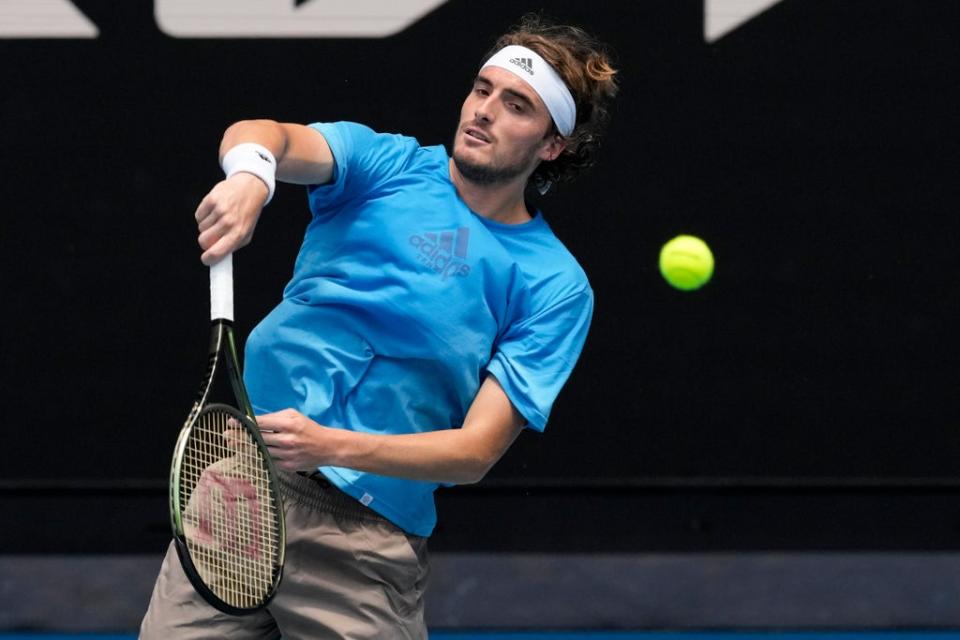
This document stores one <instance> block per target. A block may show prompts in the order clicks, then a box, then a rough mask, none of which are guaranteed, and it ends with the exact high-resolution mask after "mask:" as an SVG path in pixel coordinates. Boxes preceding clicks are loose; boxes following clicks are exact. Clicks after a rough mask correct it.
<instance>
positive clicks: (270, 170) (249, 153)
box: [220, 142, 277, 206]
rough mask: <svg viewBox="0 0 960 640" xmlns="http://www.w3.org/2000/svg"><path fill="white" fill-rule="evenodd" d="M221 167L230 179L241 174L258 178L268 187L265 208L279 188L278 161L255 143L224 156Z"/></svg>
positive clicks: (235, 148) (237, 147) (242, 145)
mask: <svg viewBox="0 0 960 640" xmlns="http://www.w3.org/2000/svg"><path fill="white" fill-rule="evenodd" d="M220 166H221V167H223V172H224V173H225V174H227V177H228V178H229V177H231V176H232V175H234V174H235V173H240V172H243V173H250V174H253V175H255V176H257V177H258V178H260V179H261V180H263V183H264V184H265V185H267V201H266V202H264V203H263V204H264V206H266V205H267V204H268V203H269V202H270V201H271V200H272V199H273V192H274V190H275V189H276V188H277V159H276V158H274V157H273V154H272V153H270V150H269V149H267V148H266V147H265V146H263V145H260V144H256V143H253V142H243V143H241V144H238V145H237V146H235V147H232V148H231V149H230V150H229V151H227V153H226V154H224V156H223V161H222V162H221V163H220Z"/></svg>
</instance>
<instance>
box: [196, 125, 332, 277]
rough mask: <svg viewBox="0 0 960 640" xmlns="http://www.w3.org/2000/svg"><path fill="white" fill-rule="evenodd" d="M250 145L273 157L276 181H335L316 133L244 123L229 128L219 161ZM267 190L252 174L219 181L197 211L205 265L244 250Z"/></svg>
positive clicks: (294, 127) (329, 157)
mask: <svg viewBox="0 0 960 640" xmlns="http://www.w3.org/2000/svg"><path fill="white" fill-rule="evenodd" d="M248 142H252V143H255V144H258V145H261V146H263V147H265V148H266V149H267V150H269V151H270V153H272V154H273V156H274V157H275V158H276V162H277V165H276V179H277V180H278V181H280V182H288V183H292V184H304V185H306V184H325V183H327V182H329V181H330V179H331V178H332V176H333V168H334V161H333V154H332V153H331V152H330V147H329V146H328V145H327V141H326V140H325V139H324V137H323V136H322V135H321V134H320V132H318V131H317V130H315V129H311V128H310V127H306V126H303V125H299V124H290V123H281V122H274V121H273V120H244V121H242V122H237V123H236V124H233V125H231V126H230V127H229V128H228V129H227V130H226V132H224V134H223V140H222V141H221V143H220V160H221V162H222V161H223V157H224V155H226V153H227V152H228V151H230V150H231V149H232V148H234V147H236V146H237V145H239V144H242V143H248ZM267 193H268V191H267V186H266V184H265V183H264V181H263V180H261V179H260V178H258V177H257V176H256V175H253V174H251V173H246V172H242V171H241V172H240V173H236V174H234V175H233V176H232V177H230V178H228V179H226V180H223V181H221V182H219V183H218V184H217V185H216V186H214V188H213V189H211V190H210V193H208V194H207V195H206V197H204V199H203V200H202V201H201V202H200V206H199V207H197V211H196V213H195V218H196V220H197V227H198V229H199V231H200V236H199V238H198V242H199V244H200V247H201V248H202V249H203V255H202V256H201V257H200V259H201V261H203V263H204V264H208V265H209V264H213V263H215V262H217V261H218V260H220V259H221V258H222V257H223V256H225V255H227V254H228V253H232V252H233V251H236V250H237V249H239V248H240V247H243V246H246V245H247V244H248V243H249V242H250V240H251V239H252V238H253V230H254V228H255V227H256V224H257V220H258V219H259V217H260V211H261V210H262V209H263V206H264V204H265V203H266V200H267Z"/></svg>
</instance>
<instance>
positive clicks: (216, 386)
mask: <svg viewBox="0 0 960 640" xmlns="http://www.w3.org/2000/svg"><path fill="white" fill-rule="evenodd" d="M210 402H222V403H225V404H229V405H233V406H235V407H237V408H238V409H240V410H241V411H242V412H243V413H245V414H246V415H247V416H249V417H250V418H253V416H254V413H253V406H252V405H251V403H250V398H249V397H248V396H247V391H246V388H245V387H244V385H243V370H242V368H241V366H240V357H239V351H238V349H237V340H236V337H235V334H234V330H233V322H232V321H230V320H226V319H222V318H221V319H217V320H214V321H213V322H212V323H211V328H210V348H209V356H208V358H207V371H206V374H205V375H204V377H203V382H202V383H201V385H200V389H199V390H198V392H197V399H196V403H195V408H196V409H197V410H199V409H200V408H202V407H203V406H204V405H205V404H207V403H210Z"/></svg>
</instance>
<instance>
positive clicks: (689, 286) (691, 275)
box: [660, 236, 713, 291]
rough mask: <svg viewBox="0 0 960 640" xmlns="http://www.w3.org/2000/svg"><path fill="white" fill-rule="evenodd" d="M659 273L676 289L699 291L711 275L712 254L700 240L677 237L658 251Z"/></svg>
mask: <svg viewBox="0 0 960 640" xmlns="http://www.w3.org/2000/svg"><path fill="white" fill-rule="evenodd" d="M660 273H661V274H663V278H664V280H666V281H667V282H669V283H670V286H672V287H674V288H676V289H680V290H681V291H693V290H694V289H699V288H700V287H702V286H703V285H705V284H707V282H709V281H710V277H711V276H712V275H713V253H712V252H711V251H710V247H708V246H707V243H706V242H704V241H703V240H701V239H700V238H697V237H695V236H677V237H676V238H674V239H673V240H671V241H670V242H668V243H667V244H665V245H663V248H662V249H660Z"/></svg>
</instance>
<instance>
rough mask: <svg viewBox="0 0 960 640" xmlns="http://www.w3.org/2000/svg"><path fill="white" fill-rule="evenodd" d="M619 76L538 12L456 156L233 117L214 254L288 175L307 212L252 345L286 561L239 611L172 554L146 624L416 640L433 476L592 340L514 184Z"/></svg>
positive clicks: (461, 128)
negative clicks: (288, 268)
mask: <svg viewBox="0 0 960 640" xmlns="http://www.w3.org/2000/svg"><path fill="white" fill-rule="evenodd" d="M614 74H615V71H614V70H613V69H612V67H611V66H610V63H609V61H608V59H607V57H606V55H605V54H604V53H603V52H602V50H601V48H600V47H599V46H598V45H597V43H596V42H595V41H593V40H592V39H591V38H590V37H589V36H588V35H587V34H585V33H584V32H582V31H581V30H579V29H576V28H573V27H561V26H554V25H549V24H544V23H542V22H540V21H539V20H537V19H532V18H531V19H528V20H526V21H525V22H524V23H523V24H521V25H520V27H518V29H517V30H516V31H514V32H512V33H510V34H507V35H506V36H503V37H502V38H501V39H500V40H499V41H498V42H497V44H496V46H495V47H494V50H493V52H492V54H491V55H489V56H487V58H486V60H485V63H484V64H483V66H482V67H481V69H480V71H479V73H478V75H477V77H476V78H475V80H474V84H473V87H472V90H471V91H470V93H469V95H468V96H467V98H466V100H465V101H464V103H463V107H462V109H461V114H460V121H459V125H458V127H457V130H456V132H455V135H454V140H453V144H452V153H451V155H450V156H448V155H447V152H446V150H445V149H444V148H443V147H440V146H435V147H422V146H420V145H419V144H418V143H417V141H416V140H414V139H412V138H409V137H404V136H399V135H385V134H379V133H376V132H374V131H373V130H371V129H370V128H368V127H365V126H363V125H359V124H355V123H347V122H340V123H317V124H313V125H310V126H303V125H297V124H286V123H277V122H274V121H268V120H256V121H244V122H240V123H237V124H235V125H233V126H231V127H230V128H229V129H228V130H227V131H226V133H225V134H224V138H223V142H222V144H221V149H220V150H221V157H222V165H223V167H224V171H225V172H226V174H227V178H226V180H224V181H223V182H221V183H219V184H218V185H216V186H215V187H214V188H213V190H212V191H211V192H210V193H209V194H208V195H207V196H206V197H205V198H204V199H203V201H202V202H201V204H200V206H199V207H198V209H197V212H196V219H197V223H198V227H199V231H200V236H199V243H200V246H201V247H202V249H203V254H202V256H201V259H202V261H203V262H204V263H205V264H213V263H215V262H216V261H218V260H219V259H221V258H222V257H223V256H225V255H226V254H228V253H231V252H233V251H234V250H236V249H238V248H240V247H242V246H244V245H246V244H247V243H248V242H249V240H250V238H251V236H252V233H253V229H254V226H255V225H256V222H257V219H258V217H259V215H260V212H261V210H262V208H263V207H264V205H265V204H266V203H267V202H269V200H270V198H271V197H272V195H273V190H274V188H275V183H276V181H277V180H279V181H281V182H287V183H293V184H300V185H305V186H307V193H308V201H309V206H310V211H311V214H312V217H311V220H310V223H309V225H308V227H307V230H306V233H305V238H304V243H303V246H302V248H301V250H300V253H299V255H298V257H297V262H296V266H295V269H294V274H293V277H292V279H291V281H290V283H289V284H288V285H287V287H286V289H285V290H284V295H283V299H282V301H281V302H280V304H279V305H278V306H277V307H276V308H275V309H274V310H273V311H272V312H271V313H270V314H269V315H268V316H267V317H266V318H264V319H263V321H262V322H261V323H260V324H259V325H258V326H257V327H256V329H255V330H254V331H253V333H252V334H251V335H250V337H249V339H248V341H247V347H246V360H245V370H246V372H245V381H246V383H247V387H248V391H249V394H250V397H251V399H252V401H253V404H254V407H255V409H256V411H257V413H258V416H257V420H258V423H259V425H260V427H261V428H262V429H263V432H264V433H263V435H264V440H265V442H266V443H267V445H268V447H269V449H270V453H271V455H272V456H273V457H274V459H275V461H276V463H277V466H278V467H279V468H280V469H281V470H283V471H284V472H285V473H284V474H283V478H282V481H283V487H284V495H285V498H286V500H285V503H286V518H287V528H288V532H289V535H288V547H287V569H286V572H285V577H284V581H283V584H282V585H281V587H280V590H279V592H278V594H277V597H276V598H275V599H274V601H273V602H272V603H271V605H270V607H269V608H268V609H267V610H266V611H264V612H262V615H259V614H258V615H257V616H253V618H254V619H252V620H251V619H250V618H244V619H243V620H239V619H235V618H234V619H231V618H230V616H225V615H223V614H220V613H219V612H216V611H215V610H213V609H212V608H209V607H207V606H206V605H205V604H204V603H203V602H202V601H201V600H199V598H197V597H196V596H195V595H194V594H192V593H191V589H190V587H189V584H188V583H187V582H186V580H185V578H183V577H182V572H181V571H180V570H179V566H177V562H176V559H175V558H173V557H172V556H170V555H168V558H167V560H166V561H165V563H164V567H163V569H162V570H161V575H160V578H159V579H158V582H157V587H156V589H155V592H154V596H153V599H152V600H151V605H150V610H149V611H148V613H147V616H146V618H145V619H144V624H143V628H142V629H141V633H142V637H173V636H175V637H178V638H184V637H198V638H199V637H210V634H211V633H213V634H217V635H219V634H223V635H224V636H226V635H229V636H230V637H235V636H236V637H251V638H272V637H279V634H280V633H282V634H283V636H284V637H285V638H295V637H328V636H329V637H351V638H378V637H380V638H382V637H391V638H394V637H404V638H424V637H426V628H425V625H424V621H423V601H422V593H423V588H424V586H425V580H426V575H427V559H426V546H425V539H426V537H427V536H429V535H430V533H431V532H432V530H433V527H434V525H435V523H436V513H435V509H434V503H433V492H434V490H435V489H436V488H437V486H439V485H441V484H459V483H470V482H477V481H479V480H480V479H481V478H482V477H483V476H484V475H485V474H486V473H487V471H488V470H489V469H490V468H491V467H492V466H493V465H494V464H495V463H496V461H497V460H499V459H500V457H501V456H502V455H503V454H504V452H505V451H506V450H507V448H508V447H509V446H510V445H511V444H512V443H513V441H514V440H515V439H516V437H517V436H518V435H519V433H520V432H521V430H522V429H523V428H524V427H529V428H532V429H534V430H537V431H542V430H543V429H544V427H545V425H546V422H547V418H548V416H549V413H550V408H551V406H552V404H553V401H554V399H555V398H556V396H557V394H558V393H559V391H560V388H561V387H562V386H563V384H564V382H565V381H566V380H567V378H568V377H569V374H570V372H571V370H572V368H573V366H574V364H575V362H576V360H577V358H578V356H579V354H580V350H581V348H582V346H583V343H584V340H585V338H586V334H587V330H588V328H589V324H590V317H591V313H592V310H593V293H592V291H591V289H590V286H589V283H588V281H587V278H586V275H585V274H584V272H583V270H582V269H581V268H580V266H579V265H578V264H577V262H576V260H575V259H574V258H573V257H572V256H571V255H570V253H569V252H568V251H567V250H566V248H564V246H563V245H562V244H561V243H560V241H559V240H558V239H557V238H556V236H554V234H553V233H552V231H551V230H550V228H549V226H548V225H547V223H546V221H545V220H544V218H543V217H542V215H541V214H540V213H539V212H537V211H530V210H529V209H528V208H527V205H526V201H525V199H524V191H525V189H526V188H527V186H528V183H530V184H532V185H534V186H537V187H539V188H540V189H541V190H542V191H543V190H545V189H547V188H549V187H550V185H551V184H552V183H553V182H556V181H560V180H567V179H569V178H570V177H572V176H573V175H575V174H576V173H578V172H579V171H580V170H581V169H582V168H584V167H585V166H586V165H588V164H589V163H590V160H591V157H592V152H593V150H594V147H595V144H596V139H597V136H598V134H599V131H600V129H601V128H602V125H603V124H604V123H605V119H606V103H607V102H608V101H609V99H610V98H612V97H613V95H614V94H615V92H616V85H615V82H614ZM172 629H176V631H175V632H172V631H171V630H172ZM171 633H173V635H169V634H171ZM164 634H168V635H164ZM191 634H192V635H191Z"/></svg>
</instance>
